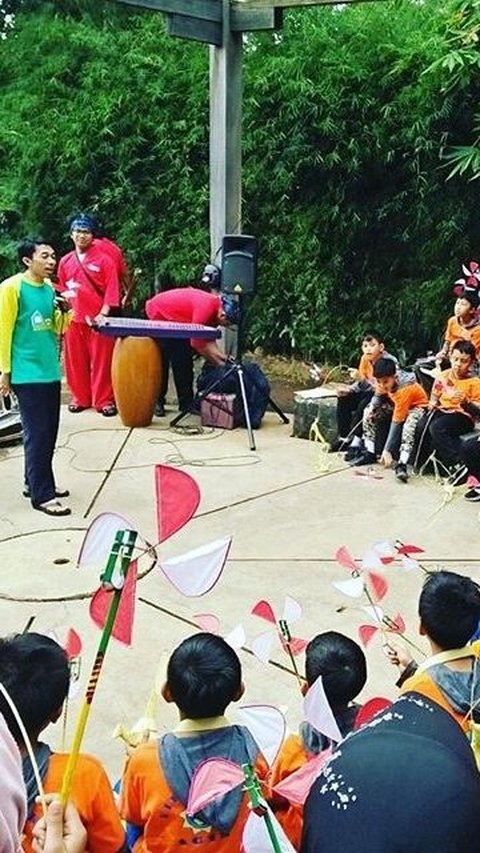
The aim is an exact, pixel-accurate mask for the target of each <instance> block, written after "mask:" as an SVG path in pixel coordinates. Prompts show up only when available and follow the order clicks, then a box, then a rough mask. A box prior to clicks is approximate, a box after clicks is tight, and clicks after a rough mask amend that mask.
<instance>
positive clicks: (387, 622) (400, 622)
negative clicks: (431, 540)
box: [358, 608, 406, 648]
mask: <svg viewBox="0 0 480 853" xmlns="http://www.w3.org/2000/svg"><path fill="white" fill-rule="evenodd" d="M372 616H373V619H374V620H375V624H373V625H360V627H359V629H358V635H359V637H360V640H361V642H362V644H363V646H364V647H365V648H367V646H368V644H369V643H370V641H371V640H372V639H373V637H374V636H375V634H377V633H378V632H379V631H380V632H381V633H382V635H383V637H384V638H385V634H386V632H388V631H390V632H391V633H392V634H401V635H402V636H403V637H404V639H405V631H406V626H405V621H404V619H403V616H401V614H400V613H398V614H397V615H396V616H395V618H394V619H391V618H390V617H389V616H386V615H385V613H384V612H383V610H381V609H380V608H379V611H378V613H375V610H373V613H372Z"/></svg>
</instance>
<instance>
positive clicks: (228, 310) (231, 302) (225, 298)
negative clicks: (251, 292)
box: [222, 293, 240, 325]
mask: <svg viewBox="0 0 480 853" xmlns="http://www.w3.org/2000/svg"><path fill="white" fill-rule="evenodd" d="M222 308H223V310H224V311H225V316H226V318H227V320H228V322H229V323H230V324H231V325H236V324H237V323H238V321H239V319H240V306H239V304H238V300H237V299H235V297H234V296H230V295H229V294H225V293H224V294H222Z"/></svg>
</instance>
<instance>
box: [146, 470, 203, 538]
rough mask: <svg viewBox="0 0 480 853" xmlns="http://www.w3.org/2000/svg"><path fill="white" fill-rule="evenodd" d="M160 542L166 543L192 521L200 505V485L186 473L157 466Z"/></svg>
mask: <svg viewBox="0 0 480 853" xmlns="http://www.w3.org/2000/svg"><path fill="white" fill-rule="evenodd" d="M155 491H156V495H157V530H158V541H159V542H165V539H168V538H169V536H173V534H174V533H176V532H177V530H181V528H182V527H183V526H184V525H185V524H186V523H187V521H190V519H191V518H192V516H193V515H194V513H195V512H196V510H197V508H198V505H199V503H200V489H199V487H198V483H197V482H196V481H195V480H194V479H193V477H191V476H190V474H186V473H185V472H184V471H179V470H178V468H171V467H170V466H169V465H155Z"/></svg>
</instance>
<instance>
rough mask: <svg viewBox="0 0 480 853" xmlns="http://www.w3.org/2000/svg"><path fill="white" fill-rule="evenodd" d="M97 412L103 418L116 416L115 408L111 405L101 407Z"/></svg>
mask: <svg viewBox="0 0 480 853" xmlns="http://www.w3.org/2000/svg"><path fill="white" fill-rule="evenodd" d="M99 412H100V414H101V415H103V417H104V418H113V417H114V415H116V414H117V407H116V406H115V405H114V404H113V403H110V404H109V405H108V406H103V408H102V409H99Z"/></svg>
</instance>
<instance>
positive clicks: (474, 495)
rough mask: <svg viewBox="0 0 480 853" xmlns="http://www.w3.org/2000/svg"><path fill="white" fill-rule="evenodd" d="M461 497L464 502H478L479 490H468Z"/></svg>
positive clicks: (479, 497) (479, 499) (479, 498)
mask: <svg viewBox="0 0 480 853" xmlns="http://www.w3.org/2000/svg"><path fill="white" fill-rule="evenodd" d="M463 497H464V498H465V500H466V501H471V502H472V503H474V502H475V501H480V489H478V488H477V489H469V490H468V492H465V494H464V496H463Z"/></svg>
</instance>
